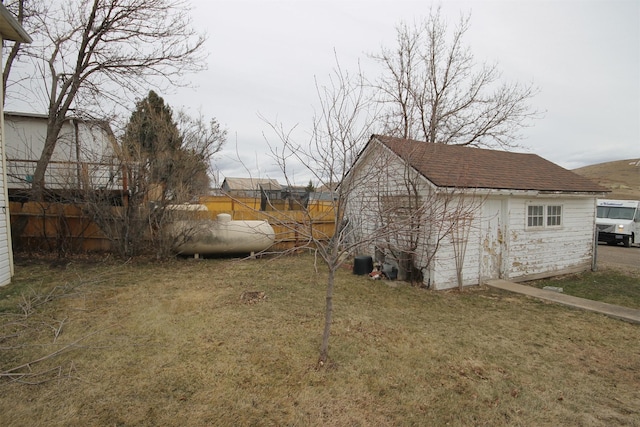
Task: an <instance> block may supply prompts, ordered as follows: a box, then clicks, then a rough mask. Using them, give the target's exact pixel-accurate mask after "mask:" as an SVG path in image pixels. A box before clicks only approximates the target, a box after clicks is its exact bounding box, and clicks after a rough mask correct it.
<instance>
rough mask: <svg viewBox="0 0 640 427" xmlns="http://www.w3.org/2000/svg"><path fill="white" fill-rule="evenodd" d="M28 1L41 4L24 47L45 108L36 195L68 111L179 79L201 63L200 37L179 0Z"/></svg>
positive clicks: (93, 109) (92, 110) (86, 110)
mask: <svg viewBox="0 0 640 427" xmlns="http://www.w3.org/2000/svg"><path fill="white" fill-rule="evenodd" d="M26 3H27V2H25V3H24V4H26ZM28 3H30V4H35V5H39V8H38V9H39V11H40V13H38V14H36V15H33V16H31V19H32V20H35V22H36V23H35V24H34V26H35V27H36V28H39V29H40V31H39V32H37V33H36V34H34V43H33V45H32V46H30V47H29V49H28V50H24V53H25V54H26V55H28V56H29V57H30V58H31V65H32V67H33V69H32V70H30V74H32V75H33V76H34V77H33V80H31V82H30V83H31V85H32V86H33V87H35V88H37V89H36V90H37V91H39V92H36V96H38V95H40V96H41V97H42V98H43V99H44V103H45V104H46V106H45V108H46V110H47V113H48V116H49V120H48V123H47V133H46V140H45V145H44V149H43V152H42V154H41V156H40V158H39V161H38V163H37V165H36V170H35V173H34V179H33V186H32V199H33V200H41V199H42V198H43V197H44V176H45V171H46V169H47V166H48V164H49V161H50V159H51V156H52V154H53V151H54V149H55V146H56V142H57V138H58V134H59V132H60V129H61V126H62V124H63V122H64V120H65V118H66V116H67V114H68V113H69V112H70V111H74V114H75V115H76V116H86V115H89V116H92V115H93V116H96V115H103V114H104V113H103V112H101V111H99V108H100V107H101V106H102V107H104V106H105V105H106V104H107V103H112V104H116V105H117V104H118V103H120V102H121V100H122V99H127V96H126V95H130V94H138V95H139V94H140V88H147V87H149V85H150V84H154V82H155V84H156V85H157V86H160V85H162V84H163V83H169V84H172V85H179V84H183V82H182V80H181V78H182V76H184V74H185V73H188V72H192V71H198V70H201V69H202V68H203V61H202V60H203V53H202V49H203V44H204V41H205V37H204V36H203V35H199V34H197V33H196V32H195V31H194V30H193V28H192V27H191V22H190V19H189V16H188V12H189V8H188V7H187V6H188V4H187V2H185V1H183V0H73V1H66V2H53V3H51V4H48V2H40V1H39V0H33V2H28ZM20 4H23V2H20ZM18 48H21V47H18ZM12 74H13V73H12ZM18 79H20V78H18ZM23 86H26V84H23Z"/></svg>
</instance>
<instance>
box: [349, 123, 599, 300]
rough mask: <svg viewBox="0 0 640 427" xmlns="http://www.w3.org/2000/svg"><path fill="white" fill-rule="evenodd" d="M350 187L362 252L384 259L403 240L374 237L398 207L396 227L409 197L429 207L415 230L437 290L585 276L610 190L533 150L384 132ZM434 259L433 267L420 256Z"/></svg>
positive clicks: (428, 281)
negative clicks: (599, 203) (599, 201)
mask: <svg viewBox="0 0 640 427" xmlns="http://www.w3.org/2000/svg"><path fill="white" fill-rule="evenodd" d="M407 177H412V179H411V183H410V184H411V185H407V183H408V181H407ZM345 183H347V184H348V183H352V184H353V183H356V185H353V188H352V193H351V195H352V196H351V197H350V199H349V201H348V208H347V214H346V217H347V218H348V220H349V222H350V224H352V225H353V226H355V225H357V226H358V227H359V230H360V231H359V232H360V233H362V234H361V235H362V236H366V237H367V239H363V241H366V242H371V243H369V244H367V247H365V248H363V249H362V251H363V252H365V253H369V254H371V255H373V256H377V257H379V256H380V255H381V254H382V255H386V258H387V259H386V260H387V261H389V254H390V252H391V251H390V250H389V249H394V248H393V247H390V245H391V246H392V245H394V244H398V245H400V244H401V243H402V242H400V241H399V238H398V237H397V236H395V238H394V239H386V241H384V242H383V241H380V242H377V241H376V240H375V239H373V240H371V239H368V237H371V236H370V235H368V234H367V233H370V232H373V230H376V229H377V230H379V227H380V218H382V217H383V214H382V213H383V212H387V213H388V212H390V211H391V209H390V208H389V206H390V205H391V203H394V206H395V210H394V211H393V212H394V213H393V215H395V217H391V218H396V219H397V221H400V220H401V218H402V215H406V214H407V212H408V209H410V208H411V207H410V206H409V205H410V204H411V203H412V202H411V201H410V200H409V199H408V197H409V196H415V198H414V200H417V201H421V202H422V203H423V204H424V206H423V207H424V212H425V213H427V214H430V215H431V217H424V223H423V224H422V225H423V228H422V229H419V228H418V227H417V226H415V227H416V230H417V229H419V232H418V233H419V237H420V239H419V245H418V247H417V248H416V249H414V254H415V256H416V257H418V259H417V261H418V264H420V263H422V265H423V266H424V265H426V264H428V267H427V268H425V269H424V271H423V272H422V273H423V281H424V284H425V285H427V286H430V287H431V288H433V289H447V288H452V287H456V286H458V285H459V284H462V285H464V286H467V285H474V284H479V283H483V282H484V281H485V280H488V279H496V278H503V279H510V280H528V279H537V278H543V277H549V276H554V275H559V274H564V273H572V272H579V271H584V270H588V269H589V268H590V267H591V263H592V256H593V251H594V233H595V212H596V197H597V196H599V195H601V194H602V193H603V192H605V191H606V190H605V189H604V188H602V187H600V186H598V185H596V184H594V183H592V182H591V181H589V180H588V179H586V178H583V177H581V176H579V175H577V174H575V173H573V172H571V171H568V170H566V169H563V168H562V167H560V166H558V165H556V164H554V163H551V162H549V161H547V160H545V159H543V158H541V157H539V156H537V155H535V154H524V153H513V152H505V151H496V150H486V149H480V148H472V147H463V146H454V145H444V144H430V143H426V142H421V141H413V140H405V139H399V138H392V137H385V136H379V135H373V136H372V137H371V138H370V140H369V141H368V143H367V145H366V146H365V148H364V149H363V150H362V152H361V153H360V154H359V156H358V158H357V160H356V162H355V163H354V165H353V167H352V169H351V171H350V172H349V174H348V175H347V178H346V180H345ZM408 189H409V190H408ZM398 207H399V208H400V209H398ZM415 207H416V205H415V202H414V203H413V208H414V209H415ZM402 209H404V211H403V210H402ZM436 217H437V218H436ZM387 218H390V216H387ZM392 222H393V221H391V222H389V223H387V224H388V225H389V226H390V227H393V224H392ZM427 223H428V224H430V226H429V227H428V226H427ZM399 235H402V232H399ZM436 248H437V250H436ZM376 253H377V254H378V255H376ZM433 254H435V255H433ZM427 256H432V259H431V262H429V263H427V262H426V261H427V260H426V259H419V258H420V257H427ZM391 258H393V257H391ZM391 261H392V262H394V261H395V262H398V260H397V259H396V260H393V259H392V260H391Z"/></svg>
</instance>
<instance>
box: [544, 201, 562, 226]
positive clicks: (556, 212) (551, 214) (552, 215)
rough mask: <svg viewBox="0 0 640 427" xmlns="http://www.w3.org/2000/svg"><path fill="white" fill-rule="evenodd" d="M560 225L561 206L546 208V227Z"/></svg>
mask: <svg viewBox="0 0 640 427" xmlns="http://www.w3.org/2000/svg"><path fill="white" fill-rule="evenodd" d="M558 225H562V206H552V205H550V206H547V227H553V226H558Z"/></svg>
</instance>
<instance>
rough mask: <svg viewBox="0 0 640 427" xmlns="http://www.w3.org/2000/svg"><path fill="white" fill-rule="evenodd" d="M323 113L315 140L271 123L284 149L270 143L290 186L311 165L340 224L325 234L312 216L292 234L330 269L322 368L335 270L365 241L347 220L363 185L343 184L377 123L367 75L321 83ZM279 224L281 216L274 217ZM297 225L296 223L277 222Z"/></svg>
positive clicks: (342, 75) (341, 74)
mask: <svg viewBox="0 0 640 427" xmlns="http://www.w3.org/2000/svg"><path fill="white" fill-rule="evenodd" d="M316 89H317V94H318V101H319V111H318V113H317V114H316V115H315V117H314V119H313V129H312V132H311V137H310V140H309V141H308V142H307V143H304V144H301V143H299V142H296V139H295V137H294V136H293V130H286V129H285V128H284V127H283V126H282V125H281V124H274V123H269V124H270V126H271V127H272V129H273V130H274V131H275V133H276V135H277V138H278V140H279V146H275V145H273V144H270V146H271V150H272V155H273V158H274V159H275V160H276V161H277V162H278V164H279V166H280V169H281V171H282V172H283V175H284V177H285V179H286V180H287V183H288V184H292V174H291V164H292V163H298V164H302V165H304V166H305V167H306V169H307V171H308V172H309V174H310V175H311V176H312V177H313V179H312V181H313V182H315V183H317V185H315V187H316V191H317V192H320V191H324V193H323V194H325V196H327V195H328V197H327V199H329V200H330V201H331V207H332V209H331V213H330V214H331V215H333V220H334V222H335V224H336V229H335V233H334V234H333V235H326V234H324V233H322V231H321V230H318V229H316V228H315V225H314V222H313V218H312V216H311V215H308V216H307V217H306V220H303V221H302V222H300V221H299V226H297V227H296V229H295V230H291V231H292V232H295V233H297V236H298V238H299V244H298V246H297V249H299V248H301V247H306V248H309V249H310V250H312V251H313V252H314V253H315V254H316V257H317V259H318V260H319V261H321V262H322V263H323V264H324V265H325V266H326V267H327V269H328V276H327V287H326V296H325V319H324V329H323V333H322V342H321V345H320V357H319V364H320V365H321V366H322V365H324V364H325V363H326V362H327V359H328V356H329V338H330V335H331V323H332V318H333V291H334V285H335V280H336V272H337V271H338V269H339V268H340V266H341V265H342V264H343V262H344V261H345V259H346V258H347V257H348V256H349V255H350V254H351V253H353V251H354V250H356V248H357V247H358V246H359V245H361V244H362V243H363V242H362V241H360V239H359V237H358V236H356V235H355V232H356V231H357V228H356V227H353V225H352V224H351V223H350V222H349V218H347V217H346V216H345V209H346V206H347V202H348V200H349V199H350V198H351V196H352V194H353V190H354V188H356V187H357V186H358V185H359V184H361V183H359V182H356V181H350V182H347V181H344V177H345V176H346V175H347V174H348V172H349V170H350V168H351V166H352V165H353V162H354V161H355V160H356V157H357V155H358V153H359V152H360V150H361V149H362V147H363V146H364V144H365V143H366V141H367V139H368V136H369V135H370V134H371V133H372V126H373V123H374V121H375V117H376V116H375V111H374V109H373V108H372V107H374V106H373V105H372V104H371V102H370V96H368V94H367V92H366V87H365V86H364V84H363V80H362V75H361V74H356V75H352V74H349V73H348V72H346V71H345V70H344V69H342V68H340V66H339V65H338V66H337V67H336V69H335V70H334V73H333V74H332V75H331V77H330V81H329V84H328V85H326V86H321V85H320V84H319V83H318V82H317V81H316ZM274 221H278V218H277V217H276V216H274ZM280 223H282V224H283V225H285V226H286V224H292V223H294V222H292V221H282V220H280V222H277V224H280Z"/></svg>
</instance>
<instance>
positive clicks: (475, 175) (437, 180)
mask: <svg viewBox="0 0 640 427" xmlns="http://www.w3.org/2000/svg"><path fill="white" fill-rule="evenodd" d="M371 139H372V140H373V139H376V140H378V141H380V142H381V143H382V144H384V145H385V146H386V147H388V148H389V149H390V150H391V151H393V152H394V153H396V154H397V155H398V156H399V157H401V158H403V159H404V160H405V161H407V162H408V163H409V164H410V165H411V166H412V167H413V168H415V169H416V170H417V171H418V172H419V173H421V174H422V175H424V176H425V177H426V178H427V179H428V180H429V181H431V182H432V183H434V184H435V185H437V186H439V187H453V188H489V189H502V190H536V191H545V192H547V191H548V192H572V193H574V192H578V193H603V192H607V191H608V190H607V189H605V188H603V187H601V186H599V185H597V184H595V183H593V182H591V181H590V180H588V179H587V178H584V177H582V176H580V175H578V174H576V173H574V172H571V171H569V170H567V169H564V168H562V167H560V166H558V165H556V164H555V163H552V162H550V161H548V160H545V159H543V158H542V157H540V156H538V155H535V154H528V153H514V152H509V151H498V150H487V149H482V148H475V147H467V146H459V145H445V144H432V143H428V142H423V141H415V140H409V139H402V138H394V137H389V136H381V135H373V136H372V137H371Z"/></svg>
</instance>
